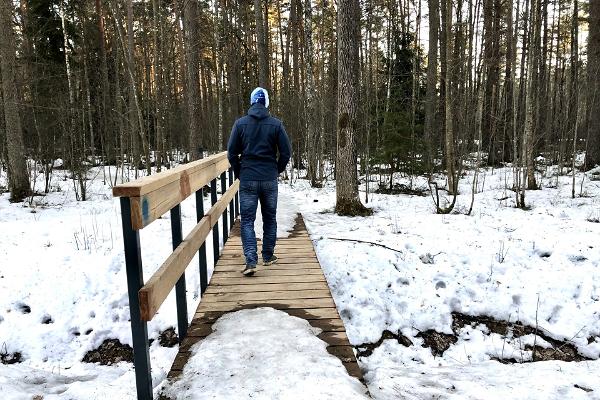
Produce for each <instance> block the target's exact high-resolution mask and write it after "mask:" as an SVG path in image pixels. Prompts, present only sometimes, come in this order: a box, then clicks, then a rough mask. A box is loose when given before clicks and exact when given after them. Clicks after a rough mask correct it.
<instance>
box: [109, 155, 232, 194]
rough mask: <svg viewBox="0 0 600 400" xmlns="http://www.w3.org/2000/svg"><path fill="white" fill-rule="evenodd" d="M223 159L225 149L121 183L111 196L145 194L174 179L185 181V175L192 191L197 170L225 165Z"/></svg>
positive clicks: (224, 157)
mask: <svg viewBox="0 0 600 400" xmlns="http://www.w3.org/2000/svg"><path fill="white" fill-rule="evenodd" d="M224 161H227V152H226V151H223V152H221V153H218V154H214V155H212V156H209V157H207V158H204V159H202V160H198V161H194V162H191V163H187V164H183V165H180V166H178V167H175V168H173V169H170V170H167V171H163V172H161V173H158V174H155V175H150V176H145V177H143V178H140V179H136V180H135V181H131V182H126V183H122V184H120V185H117V186H115V187H113V197H140V196H143V195H145V194H146V193H150V192H153V191H155V190H158V189H159V188H161V187H164V186H167V185H169V184H171V183H172V182H174V181H177V182H178V185H179V181H180V180H182V179H183V180H184V181H185V180H186V177H187V180H188V182H189V183H190V186H189V189H190V191H191V192H194V191H196V190H198V189H199V188H194V187H193V186H192V185H191V183H192V179H191V177H192V176H193V175H195V174H197V173H199V172H200V173H201V172H202V171H206V170H208V169H210V168H211V167H212V166H213V165H215V164H219V165H220V166H223V165H225V163H224ZM227 165H229V162H227ZM227 168H228V167H227ZM227 168H225V169H227ZM221 172H223V171H221ZM219 174H220V172H219ZM209 182H210V180H209ZM184 184H185V182H184Z"/></svg>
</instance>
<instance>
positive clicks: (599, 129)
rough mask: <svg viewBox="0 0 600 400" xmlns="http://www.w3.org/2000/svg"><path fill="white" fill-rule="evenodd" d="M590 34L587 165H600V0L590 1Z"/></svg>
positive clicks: (591, 166) (588, 166) (590, 166)
mask: <svg viewBox="0 0 600 400" xmlns="http://www.w3.org/2000/svg"><path fill="white" fill-rule="evenodd" d="M589 7H590V17H589V18H590V19H589V27H590V28H589V29H590V34H589V36H588V90H589V93H588V104H589V113H588V115H589V121H588V136H587V151H586V156H585V165H586V167H587V168H593V167H594V166H596V165H600V79H598V77H599V76H600V1H597V0H592V1H590V6H589Z"/></svg>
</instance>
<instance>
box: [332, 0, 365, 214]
mask: <svg viewBox="0 0 600 400" xmlns="http://www.w3.org/2000/svg"><path fill="white" fill-rule="evenodd" d="M337 20H338V37H337V43H338V128H337V163H336V205H335V211H336V212H337V213H338V214H340V215H366V214H369V213H370V210H368V209H367V208H365V206H363V205H362V203H361V202H360V199H359V197H358V177H357V171H356V144H355V137H356V134H357V129H358V126H359V124H358V115H357V114H358V107H359V106H358V90H359V81H358V78H359V70H358V47H359V46H360V8H359V4H358V0H340V1H339V2H338V15H337Z"/></svg>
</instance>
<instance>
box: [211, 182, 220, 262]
mask: <svg viewBox="0 0 600 400" xmlns="http://www.w3.org/2000/svg"><path fill="white" fill-rule="evenodd" d="M216 202H217V178H215V179H213V180H212V181H210V203H211V204H212V205H213V206H214V205H215V203H216ZM213 258H214V261H215V266H216V265H217V261H219V223H218V222H217V223H216V224H215V226H214V227H213Z"/></svg>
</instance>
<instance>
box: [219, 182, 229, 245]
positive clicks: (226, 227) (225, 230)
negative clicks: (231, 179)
mask: <svg viewBox="0 0 600 400" xmlns="http://www.w3.org/2000/svg"><path fill="white" fill-rule="evenodd" d="M226 191H227V175H226V173H225V172H223V173H222V174H221V196H224V195H225V192H226ZM228 224H229V221H228V219H227V207H226V208H225V210H223V244H225V242H227V238H229V225H228Z"/></svg>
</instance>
